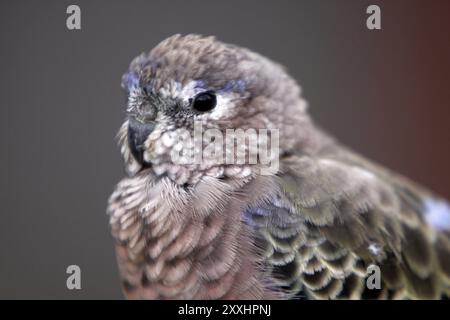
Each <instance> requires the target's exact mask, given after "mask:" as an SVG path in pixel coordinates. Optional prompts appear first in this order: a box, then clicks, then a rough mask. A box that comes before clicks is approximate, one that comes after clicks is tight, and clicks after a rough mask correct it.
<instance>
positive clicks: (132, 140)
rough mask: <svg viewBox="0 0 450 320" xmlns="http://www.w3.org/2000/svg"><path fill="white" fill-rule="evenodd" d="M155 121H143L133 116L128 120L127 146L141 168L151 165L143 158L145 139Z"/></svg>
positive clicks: (153, 126) (152, 128) (153, 127)
mask: <svg viewBox="0 0 450 320" xmlns="http://www.w3.org/2000/svg"><path fill="white" fill-rule="evenodd" d="M155 126H156V124H155V122H148V123H143V122H140V121H138V120H136V119H135V118H130V119H129V121H128V146H129V148H130V150H131V153H132V154H133V156H134V158H135V159H136V161H137V162H138V163H139V164H141V165H142V167H143V168H145V167H149V166H151V164H150V163H148V162H146V161H145V160H144V150H145V141H146V140H147V138H148V136H149V135H150V134H151V133H152V131H153V130H154V129H155Z"/></svg>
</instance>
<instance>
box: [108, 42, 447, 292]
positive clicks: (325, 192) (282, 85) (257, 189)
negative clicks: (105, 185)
mask: <svg viewBox="0 0 450 320" xmlns="http://www.w3.org/2000/svg"><path fill="white" fill-rule="evenodd" d="M123 87H124V88H125V89H126V90H127V92H128V107H127V110H128V116H127V120H126V121H125V123H124V124H123V126H122V128H121V129H120V131H119V145H120V148H121V153H122V155H123V158H124V162H125V167H126V171H127V173H128V177H126V178H124V179H123V180H122V181H121V182H120V183H119V184H118V185H117V187H116V189H115V191H114V193H113V194H112V195H111V197H110V200H109V204H108V213H109V215H110V222H111V227H112V233H113V236H114V238H115V239H116V243H117V244H116V246H117V256H118V263H119V269H120V273H121V278H122V283H123V288H124V292H125V295H126V296H127V297H128V298H144V299H164V298H166V299H182V298H186V299H190V298H195V299H238V298H240V299H245V298H250V299H252V298H256V299H259V298H282V299H283V298H295V297H299V298H319V299H329V298H351V299H358V298H389V299H390V298H433V299H434V298H440V297H441V296H443V295H445V294H446V293H448V292H449V288H450V228H449V227H450V209H449V205H448V203H446V202H445V200H443V199H439V197H437V196H435V195H433V194H432V193H430V192H429V191H427V190H425V189H423V188H422V187H420V186H417V185H415V184H414V183H413V182H411V181H409V180H407V179H406V178H404V177H401V176H399V175H397V174H395V173H392V172H390V171H388V170H386V169H384V168H382V167H380V166H378V165H376V164H374V163H371V162H370V161H368V160H366V159H364V158H362V157H360V156H358V155H357V154H356V153H354V152H352V151H350V150H348V149H347V148H345V147H344V146H342V145H340V144H339V143H337V142H336V141H334V140H333V139H332V138H331V137H329V136H328V135H327V134H326V133H324V132H323V131H322V130H320V129H318V128H317V127H316V126H315V125H314V124H313V122H312V121H311V119H310V117H309V116H308V114H307V110H306V104H305V102H304V100H303V99H302V98H301V92H300V88H299V86H298V85H297V84H296V82H295V81H294V80H293V79H292V78H291V77H290V76H289V75H287V73H286V72H285V71H284V70H283V69H282V67H280V66H279V65H277V64H276V63H274V62H271V61H270V60H268V59H266V58H264V57H262V56H260V55H258V54H256V53H253V52H251V51H249V50H247V49H243V48H240V47H237V46H233V45H229V44H224V43H221V42H219V41H216V40H215V39H214V38H212V37H201V36H196V35H187V36H179V35H176V36H173V37H170V38H168V39H166V40H164V41H163V42H161V43H160V44H159V45H158V46H156V47H155V48H154V49H153V50H152V51H150V53H148V54H147V53H145V54H142V55H140V56H139V57H137V58H136V59H134V60H133V61H132V63H131V65H130V68H129V71H128V72H127V73H126V74H125V75H124V77H123ZM202 90H214V91H215V92H217V95H218V97H219V98H220V102H218V105H217V107H216V108H215V109H213V110H211V111H210V112H205V113H201V114H198V113H195V112H194V111H193V110H192V108H191V107H190V101H191V100H190V98H192V95H193V94H194V93H197V92H199V91H202ZM194 120H197V121H201V122H202V123H203V125H204V126H205V128H215V129H218V130H221V131H224V130H225V129H227V128H243V129H246V128H277V129H279V130H280V149H281V153H280V166H279V170H278V171H277V172H274V173H273V174H270V175H260V174H258V172H259V171H258V170H257V169H258V168H257V167H258V165H256V164H255V165H248V164H247V165H220V164H219V165H218V164H217V163H214V162H213V161H209V162H208V161H206V162H205V163H203V164H202V165H176V164H174V163H172V162H171V160H170V157H169V153H170V150H171V149H172V148H175V147H176V143H175V142H174V138H175V137H176V135H177V134H179V133H180V130H181V129H188V130H192V123H193V121H194ZM136 121H138V122H136ZM141 124H144V126H145V127H144V128H145V130H143V129H141V127H139V128H140V129H139V132H140V134H141V136H142V135H144V136H143V137H141V136H140V139H141V140H142V141H144V142H143V145H142V149H141V153H139V155H140V156H138V154H137V153H136V152H133V150H130V147H129V145H130V139H138V138H139V137H138V138H136V136H134V135H130V130H131V129H130V128H133V130H134V127H133V126H141ZM133 132H134V131H133ZM131 142H133V141H131ZM139 157H141V158H139ZM370 264H376V265H378V266H379V267H380V268H381V289H380V290H368V288H366V286H365V277H366V276H367V275H366V270H367V266H369V265H370Z"/></svg>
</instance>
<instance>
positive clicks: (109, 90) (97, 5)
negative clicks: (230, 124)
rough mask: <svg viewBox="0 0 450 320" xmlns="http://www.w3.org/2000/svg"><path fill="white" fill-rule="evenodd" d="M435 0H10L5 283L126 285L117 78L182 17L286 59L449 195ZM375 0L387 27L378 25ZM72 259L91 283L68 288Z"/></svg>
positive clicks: (0, 226)
mask: <svg viewBox="0 0 450 320" xmlns="http://www.w3.org/2000/svg"><path fill="white" fill-rule="evenodd" d="M430 2H431V1H400V0H397V1H364V0H359V1H341V0H340V1H337V0H335V1H332V0H328V1H317V0H315V1H237V0H236V1H181V0H180V1H100V0H97V1H56V0H55V1H39V2H38V1H17V0H16V1H2V2H1V4H0V93H1V94H0V130H1V132H0V144H1V152H0V157H1V159H0V164H1V166H0V178H1V179H0V204H1V207H0V208H1V209H0V214H1V215H0V218H1V220H0V298H2V299H5V298H10V299H16V298H37V299H48V298H61V299H79V298H89V299H92V298H99V299H103V298H113V299H115V298H122V295H121V292H120V288H119V280H118V274H117V268H116V263H115V257H114V249H113V241H112V238H111V237H110V233H109V228H108V218H107V216H106V214H105V208H106V201H107V198H108V196H109V194H110V193H111V191H112V190H113V187H114V185H115V183H116V182H118V181H119V179H120V178H121V177H122V176H123V169H122V164H121V159H120V156H119V152H118V149H117V147H116V144H115V140H114V138H115V134H116V131H117V129H118V128H119V126H120V124H121V122H122V120H123V119H124V110H125V107H124V103H125V97H124V94H123V92H122V91H121V88H120V85H119V83H120V78H121V75H122V73H123V72H124V71H125V70H126V68H127V66H128V63H129V61H130V60H131V59H132V58H133V57H134V56H136V55H137V54H139V53H141V52H142V51H147V50H149V49H151V48H152V47H153V46H155V45H156V44H157V43H158V42H159V41H161V40H163V39H164V38H166V37H168V36H170V35H172V34H174V33H183V34H186V33H200V34H205V35H215V36H217V37H218V38H219V39H221V40H223V41H226V42H231V43H235V44H238V45H242V46H245V47H249V48H251V49H253V50H255V51H257V52H259V53H262V54H264V55H266V56H268V57H270V58H272V59H274V60H276V61H279V62H281V63H282V64H284V65H285V66H286V67H287V68H288V70H289V71H290V73H291V74H292V75H293V76H294V77H295V78H296V79H297V80H298V81H299V82H300V84H301V85H302V87H303V92H304V96H305V97H306V99H307V100H308V101H309V104H310V112H311V113H312V114H313V116H314V117H315V119H316V120H317V122H318V123H319V124H320V125H321V126H322V127H324V128H326V129H328V131H330V132H331V133H333V134H334V135H335V136H337V137H338V138H339V139H340V140H341V141H342V142H344V143H346V144H347V145H349V146H350V147H352V148H354V149H356V150H358V151H360V152H361V153H362V154H364V155H366V156H368V157H370V158H372V159H373V160H376V161H378V162H380V163H381V164H383V165H386V166H388V167H390V168H391V169H394V170H396V171H399V172H401V173H403V174H405V175H407V176H409V177H411V178H412V179H414V180H416V181H418V182H419V183H422V184H424V185H426V186H428V187H430V188H431V189H433V190H435V191H436V192H438V193H440V194H441V195H443V196H445V197H447V198H448V197H449V196H450V179H449V178H450V177H449V172H448V164H449V161H450V153H449V137H450V130H449V126H448V121H449V113H450V112H449V101H450V90H449V85H450V76H449V75H450V63H449V57H450V44H449V42H448V34H449V31H450V28H449V26H450V22H449V21H448V12H450V10H449V9H450V6H449V3H448V2H445V1H439V0H437V1H432V3H430ZM69 4H78V5H79V6H80V7H81V12H82V17H81V23H82V30H81V31H69V30H67V28H66V17H67V15H66V8H67V6H68V5H69ZM369 4H378V5H379V6H381V9H382V30H381V31H369V30H367V29H366V24H365V23H366V18H367V15H366V13H365V10H366V8H367V6H368V5H369ZM71 264H77V265H79V266H80V267H81V270H82V282H81V285H82V290H79V291H69V290H67V289H66V277H67V275H66V273H65V271H66V267H67V266H68V265H71Z"/></svg>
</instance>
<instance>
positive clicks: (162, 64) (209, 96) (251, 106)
mask: <svg viewBox="0 0 450 320" xmlns="http://www.w3.org/2000/svg"><path fill="white" fill-rule="evenodd" d="M122 87H123V88H124V89H125V90H126V92H127V97H128V99H127V107H126V109H127V118H126V121H125V122H124V124H123V125H122V127H121V129H120V131H119V144H120V147H121V153H122V155H123V157H124V160H125V167H126V171H127V172H128V174H129V175H135V174H137V173H141V172H143V171H144V172H146V174H151V175H154V176H155V177H159V178H169V179H170V180H172V181H173V182H175V183H176V184H178V185H192V184H195V183H197V182H198V181H199V180H200V179H202V177H204V176H210V177H216V178H218V179H227V178H232V179H246V178H248V177H250V176H251V175H254V174H255V172H256V171H255V168H257V167H259V166H260V165H261V164H260V163H249V161H244V162H243V163H242V161H235V160H236V157H235V156H236V153H237V151H236V150H237V148H236V147H237V145H242V143H243V142H244V145H245V146H246V147H245V148H244V153H245V154H246V155H247V156H249V152H250V151H251V146H250V147H249V144H248V142H249V140H248V136H244V140H243V141H241V142H240V143H239V142H238V141H236V140H235V142H236V143H235V142H233V148H231V144H230V143H228V144H227V143H226V141H228V140H227V139H228V138H227V137H226V135H227V132H231V131H230V130H234V133H236V132H239V133H242V132H243V131H244V135H245V134H248V132H249V131H248V130H254V131H252V133H253V132H256V134H257V136H258V134H260V132H261V130H266V131H265V132H264V134H268V136H269V137H268V139H266V140H265V141H269V142H268V145H269V144H270V145H271V146H272V147H276V148H278V149H279V150H280V152H281V153H284V152H289V151H290V149H293V148H296V147H297V146H298V145H299V142H300V141H301V140H302V139H301V138H302V128H304V127H306V126H307V124H308V123H309V121H307V119H308V117H307V115H306V111H305V109H306V104H305V102H304V101H303V100H302V99H301V98H300V88H299V86H298V85H297V84H296V82H295V81H294V80H293V79H292V78H291V77H290V76H289V75H288V74H287V73H286V72H285V71H284V70H283V68H282V67H281V66H280V65H278V64H276V63H274V62H272V61H270V60H269V59H267V58H265V57H263V56H261V55H259V54H256V53H254V52H252V51H250V50H248V49H244V48H241V47H237V46H234V45H230V44H225V43H222V42H220V41H217V40H216V39H215V38H214V37H203V36H198V35H187V36H180V35H175V36H172V37H170V38H167V39H166V40H164V41H162V42H161V43H160V44H159V45H157V46H156V47H155V48H154V49H153V50H151V51H150V52H149V53H143V54H141V55H139V56H138V57H136V58H135V59H134V60H133V61H132V62H131V64H130V67H129V69H128V71H127V72H126V73H125V74H124V76H123V78H122ZM238 129H241V131H236V130H238ZM275 130H277V132H278V135H277V137H276V139H278V140H279V141H274V140H273V139H271V138H273V134H272V133H271V132H275ZM199 131H200V133H199ZM196 133H199V135H198V137H201V139H202V140H201V142H198V141H197V140H196V137H195V136H196ZM219 135H222V137H223V139H221V138H220V137H218V136H219ZM235 137H236V136H235ZM257 139H260V137H259V136H258V137H257ZM258 141H259V142H257V146H260V145H261V141H260V140H258ZM211 142H214V146H213V147H212V148H213V149H214V152H209V153H207V154H205V153H204V152H203V151H204V150H205V148H207V145H208V143H209V144H211ZM228 142H230V141H228ZM236 144H237V145H236ZM222 146H223V147H222ZM220 149H221V150H222V153H221V154H219V153H220V152H219V151H220ZM271 151H272V152H273V151H274V150H271ZM227 154H228V155H231V157H230V158H229V159H228V160H230V159H231V158H232V157H233V156H234V157H233V159H234V160H232V163H229V161H227V158H226V155H227ZM199 155H200V156H199ZM272 156H273V155H272ZM276 156H278V155H276ZM220 157H221V159H219V158H220ZM257 158H258V157H257ZM199 160H200V161H199ZM247 160H248V157H247ZM233 161H234V162H233Z"/></svg>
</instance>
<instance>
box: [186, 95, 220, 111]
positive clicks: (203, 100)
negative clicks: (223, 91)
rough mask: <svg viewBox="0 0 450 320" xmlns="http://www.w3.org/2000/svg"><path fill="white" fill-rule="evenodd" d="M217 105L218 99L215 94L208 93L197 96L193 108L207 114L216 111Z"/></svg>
mask: <svg viewBox="0 0 450 320" xmlns="http://www.w3.org/2000/svg"><path fill="white" fill-rule="evenodd" d="M216 104H217V98H216V95H215V93H214V92H212V91H206V92H202V93H199V94H198V95H196V96H195V98H194V101H193V102H192V107H193V108H194V109H195V110H197V111H200V112H206V111H210V110H212V109H214V107H215V106H216Z"/></svg>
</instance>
